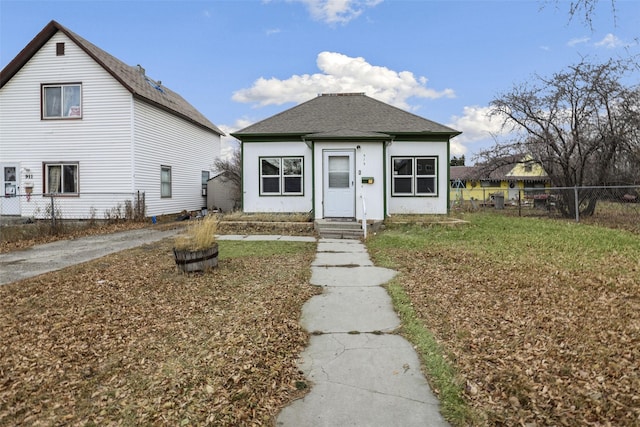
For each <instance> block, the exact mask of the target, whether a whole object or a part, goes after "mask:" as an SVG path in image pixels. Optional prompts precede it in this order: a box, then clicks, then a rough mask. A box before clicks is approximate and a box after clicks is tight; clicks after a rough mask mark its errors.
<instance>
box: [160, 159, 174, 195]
mask: <svg viewBox="0 0 640 427" xmlns="http://www.w3.org/2000/svg"><path fill="white" fill-rule="evenodd" d="M160 197H161V198H169V197H171V166H160Z"/></svg>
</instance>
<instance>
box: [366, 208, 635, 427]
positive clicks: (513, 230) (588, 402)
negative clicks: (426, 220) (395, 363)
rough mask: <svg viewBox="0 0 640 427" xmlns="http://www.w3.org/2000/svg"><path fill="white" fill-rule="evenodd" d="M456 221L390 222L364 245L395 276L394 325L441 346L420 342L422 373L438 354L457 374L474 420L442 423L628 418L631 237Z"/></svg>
mask: <svg viewBox="0 0 640 427" xmlns="http://www.w3.org/2000/svg"><path fill="white" fill-rule="evenodd" d="M464 219H466V220H468V221H469V223H468V224H467V225H457V226H455V227H450V226H437V225H427V226H417V225H400V224H397V225H394V226H393V227H388V228H387V230H385V231H384V232H381V233H378V234H377V235H375V236H372V237H371V238H370V239H369V240H368V241H367V246H368V248H369V252H370V254H371V256H372V258H373V260H374V262H375V263H376V264H377V265H383V266H386V267H390V268H394V269H396V270H398V271H399V272H400V274H399V275H398V276H396V278H395V279H394V282H393V286H392V287H390V293H392V294H397V295H400V296H401V297H405V296H406V298H407V299H408V300H403V299H402V298H399V297H398V296H397V295H396V296H394V301H395V304H396V306H397V307H402V306H406V307H408V308H406V309H407V310H409V314H401V315H402V317H403V322H404V324H405V327H406V328H407V329H406V331H405V332H406V333H407V334H408V335H409V336H410V339H411V340H412V341H413V342H414V344H415V345H416V346H417V347H418V348H422V347H423V345H422V344H419V340H422V339H423V338H420V335H419V334H420V330H421V329H420V328H422V329H424V330H425V331H428V333H430V334H431V335H432V336H433V337H434V338H435V341H436V343H437V344H438V345H439V346H440V347H441V348H442V350H440V351H439V352H438V350H437V347H434V348H436V350H433V351H432V350H429V349H428V348H429V347H427V346H424V347H425V348H427V350H421V353H422V357H423V360H424V363H425V366H427V370H429V368H428V366H429V365H430V364H431V363H434V362H432V359H435V360H436V362H437V359H438V358H443V359H444V360H445V361H446V362H449V363H450V364H451V368H452V369H453V370H454V372H457V373H458V375H459V378H457V379H456V380H455V381H454V382H455V383H457V384H459V385H460V386H461V387H462V388H463V394H462V396H463V397H464V401H465V402H466V404H467V405H468V406H469V407H470V408H471V410H472V411H473V413H474V414H477V417H476V416H475V415H474V417H473V418H472V421H471V422H467V421H454V422H455V423H456V424H461V425H464V424H467V423H469V424H471V425H476V424H477V425H484V424H489V425H496V424H498V425H516V424H527V423H531V424H536V425H565V424H566V425H575V424H580V425H587V424H595V425H598V424H599V425H606V424H618V425H634V424H637V422H638V420H639V419H640V409H639V407H638V405H637V403H638V402H637V396H635V390H638V389H640V375H638V373H639V372H640V364H639V363H638V361H639V360H640V346H638V345H636V344H635V343H637V339H638V325H640V304H639V301H640V289H639V288H638V283H640V237H639V236H638V235H635V234H633V233H632V232H629V231H624V230H615V229H610V228H603V227H599V226H596V225H588V224H582V223H581V224H576V223H568V222H563V221H556V220H549V219H536V218H518V217H505V216H502V215H500V214H494V213H478V214H469V215H465V216H464ZM396 287H397V289H396ZM398 310H399V311H401V310H400V308H399V309H398ZM402 310H405V309H402ZM411 310H413V313H411ZM412 319H415V323H417V325H414V326H412V327H411V328H409V326H408V325H412V323H413V320H412ZM414 327H415V328H416V330H417V331H418V332H412V330H413V328H414ZM424 339H425V340H427V339H426V338H424ZM432 375H433V374H431V373H429V376H430V378H431V376H432ZM432 381H433V379H432ZM436 387H439V386H436ZM444 399H445V398H444V397H443V406H444ZM447 416H451V418H450V419H452V420H454V419H455V418H454V417H453V415H447ZM463 419H464V418H463Z"/></svg>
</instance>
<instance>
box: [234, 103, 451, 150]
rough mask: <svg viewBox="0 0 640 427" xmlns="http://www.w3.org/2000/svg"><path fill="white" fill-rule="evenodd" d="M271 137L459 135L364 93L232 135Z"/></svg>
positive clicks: (299, 107) (303, 108)
mask: <svg viewBox="0 0 640 427" xmlns="http://www.w3.org/2000/svg"><path fill="white" fill-rule="evenodd" d="M269 134H272V135H306V136H309V135H310V134H319V135H318V136H324V137H325V138H327V137H330V136H335V137H352V138H358V137H360V138H363V137H366V136H370V137H377V138H380V137H383V136H392V137H394V136H397V135H407V134H413V135H423V136H426V135H433V134H440V135H448V136H449V137H453V136H456V135H458V134H460V132H458V131H456V130H454V129H451V128H449V127H447V126H444V125H441V124H439V123H436V122H434V121H431V120H427V119H425V118H423V117H420V116H417V115H415V114H412V113H408V112H406V111H404V110H401V109H400V108H397V107H394V106H392V105H389V104H386V103H384V102H381V101H378V100H375V99H373V98H370V97H368V96H366V95H364V94H362V93H348V94H346V93H343V94H323V95H320V96H318V97H316V98H313V99H311V100H309V101H307V102H304V103H302V104H300V105H297V106H295V107H293V108H290V109H288V110H285V111H283V112H281V113H279V114H276V115H275V116H272V117H270V118H268V119H265V120H262V121H260V122H258V123H255V124H253V125H251V126H248V127H246V128H244V129H242V130H239V131H237V132H234V133H232V135H233V136H235V137H237V138H238V139H242V138H243V137H247V136H249V137H250V136H257V135H262V136H264V135H269Z"/></svg>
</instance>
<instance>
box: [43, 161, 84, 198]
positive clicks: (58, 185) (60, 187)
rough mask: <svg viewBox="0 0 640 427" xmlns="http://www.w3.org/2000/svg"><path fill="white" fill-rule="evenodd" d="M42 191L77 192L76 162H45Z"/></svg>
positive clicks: (50, 192) (57, 192)
mask: <svg viewBox="0 0 640 427" xmlns="http://www.w3.org/2000/svg"><path fill="white" fill-rule="evenodd" d="M44 176H45V183H44V189H45V190H44V192H45V193H49V194H52V193H56V194H78V163H45V164H44Z"/></svg>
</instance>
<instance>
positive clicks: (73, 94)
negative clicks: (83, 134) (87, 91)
mask: <svg viewBox="0 0 640 427" xmlns="http://www.w3.org/2000/svg"><path fill="white" fill-rule="evenodd" d="M42 118H43V119H81V118H82V84H80V83H66V84H44V85H42Z"/></svg>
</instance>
